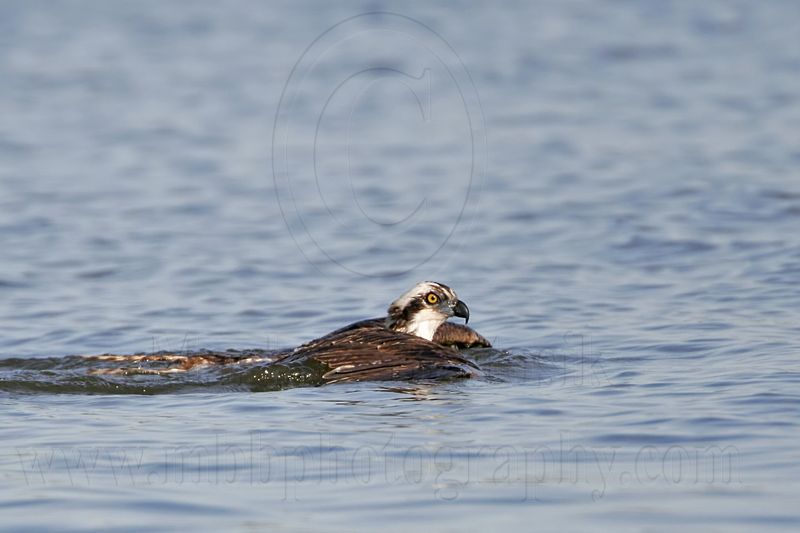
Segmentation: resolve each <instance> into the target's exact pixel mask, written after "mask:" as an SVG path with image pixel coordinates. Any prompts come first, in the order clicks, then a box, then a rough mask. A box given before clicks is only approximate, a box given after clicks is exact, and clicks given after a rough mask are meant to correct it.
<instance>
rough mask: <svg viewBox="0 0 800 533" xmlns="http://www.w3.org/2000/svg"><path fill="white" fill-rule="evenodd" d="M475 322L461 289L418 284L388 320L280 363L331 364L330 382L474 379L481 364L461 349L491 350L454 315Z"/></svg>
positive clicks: (350, 330)
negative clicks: (467, 356)
mask: <svg viewBox="0 0 800 533" xmlns="http://www.w3.org/2000/svg"><path fill="white" fill-rule="evenodd" d="M454 316H455V317H460V318H464V320H465V323H466V322H469V308H468V307H467V304H465V303H464V302H462V301H461V300H459V299H458V296H457V295H456V293H455V291H453V289H451V288H450V287H448V286H447V285H444V284H443V283H437V282H434V281H423V282H421V283H417V284H416V285H415V286H414V287H412V288H411V289H410V290H409V291H408V292H406V293H405V294H403V295H402V296H400V297H399V298H397V299H396V300H395V301H394V302H392V303H391V305H389V309H388V311H387V316H386V317H385V318H373V319H368V320H361V321H359V322H355V323H353V324H350V325H349V326H345V327H343V328H341V329H338V330H336V331H334V332H332V333H329V334H328V335H325V336H324V337H320V338H318V339H315V340H313V341H311V342H308V343H306V344H303V345H301V346H298V347H297V348H295V349H294V350H291V351H289V352H284V353H283V354H281V356H280V358H279V359H278V360H277V361H276V362H277V363H279V364H285V365H286V364H295V363H308V362H316V363H320V364H322V365H325V367H326V369H327V372H325V374H324V375H323V376H322V378H323V380H324V381H326V382H335V381H360V380H365V379H378V380H386V379H410V378H435V377H458V376H464V377H468V376H474V375H476V374H478V373H479V369H478V366H477V365H476V364H475V363H473V362H472V361H470V360H468V359H465V358H464V357H461V356H460V355H459V354H458V352H457V350H456V348H472V347H479V346H482V347H490V346H491V344H490V343H489V341H488V340H486V338H484V337H483V336H481V335H480V334H478V333H477V332H476V331H474V330H473V329H471V328H469V327H467V326H466V325H463V326H462V325H459V324H454V323H451V322H447V319H448V318H450V317H454Z"/></svg>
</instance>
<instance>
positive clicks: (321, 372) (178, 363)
mask: <svg viewBox="0 0 800 533" xmlns="http://www.w3.org/2000/svg"><path fill="white" fill-rule="evenodd" d="M468 351H469V352H470V355H471V356H474V357H476V358H481V357H492V356H498V355H500V356H502V354H503V352H498V351H496V350H492V349H489V348H477V349H472V350H468ZM287 353H288V352H286V351H270V350H258V349H253V350H226V351H210V350H202V351H193V352H169V351H162V352H154V353H146V354H145V353H141V354H133V355H116V354H103V355H70V356H65V357H46V358H9V359H0V391H7V392H22V393H67V394H70V393H71V394H165V393H176V392H193V391H203V392H209V391H214V390H218V391H235V390H241V391H274V390H282V389H286V388H292V387H301V386H318V385H323V384H325V383H329V382H331V380H330V379H329V377H326V376H329V374H330V367H328V366H327V365H324V364H322V363H320V362H318V361H315V360H313V359H309V360H304V361H302V362H291V361H286V359H287V357H286V355H287ZM454 355H455V352H454ZM501 358H502V357H501ZM476 368H477V366H476ZM430 377H437V376H420V379H426V378H430ZM340 381H344V380H340Z"/></svg>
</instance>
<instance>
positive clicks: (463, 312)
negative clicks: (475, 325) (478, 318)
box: [453, 300, 469, 324]
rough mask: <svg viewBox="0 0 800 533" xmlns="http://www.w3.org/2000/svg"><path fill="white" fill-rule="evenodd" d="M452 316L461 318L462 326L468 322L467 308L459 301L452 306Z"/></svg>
mask: <svg viewBox="0 0 800 533" xmlns="http://www.w3.org/2000/svg"><path fill="white" fill-rule="evenodd" d="M453 315H454V316H459V317H461V318H463V319H464V324H466V323H468V322H469V307H467V304H465V303H464V302H462V301H461V300H456V305H454V306H453Z"/></svg>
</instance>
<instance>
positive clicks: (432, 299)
mask: <svg viewBox="0 0 800 533" xmlns="http://www.w3.org/2000/svg"><path fill="white" fill-rule="evenodd" d="M425 299H426V300H427V301H428V303H429V304H431V305H433V304H435V303H437V302H438V301H439V297H438V296H436V295H435V294H434V293H432V292H429V293H428V295H427V296H426V297H425Z"/></svg>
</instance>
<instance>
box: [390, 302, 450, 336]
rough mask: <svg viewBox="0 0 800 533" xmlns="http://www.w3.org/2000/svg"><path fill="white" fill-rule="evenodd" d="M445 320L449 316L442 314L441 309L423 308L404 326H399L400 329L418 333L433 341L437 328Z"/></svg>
mask: <svg viewBox="0 0 800 533" xmlns="http://www.w3.org/2000/svg"><path fill="white" fill-rule="evenodd" d="M445 320H447V317H446V316H444V315H442V313H440V312H439V311H435V310H433V309H422V310H420V311H419V312H417V313H416V314H415V315H414V316H413V317H412V318H411V320H409V321H408V323H406V324H405V325H404V326H403V327H401V328H398V331H402V332H403V333H410V334H411V335H416V336H417V337H422V338H423V339H427V340H429V341H432V340H433V335H434V333H436V330H437V329H439V326H441V325H442V323H443V322H444V321H445Z"/></svg>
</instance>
